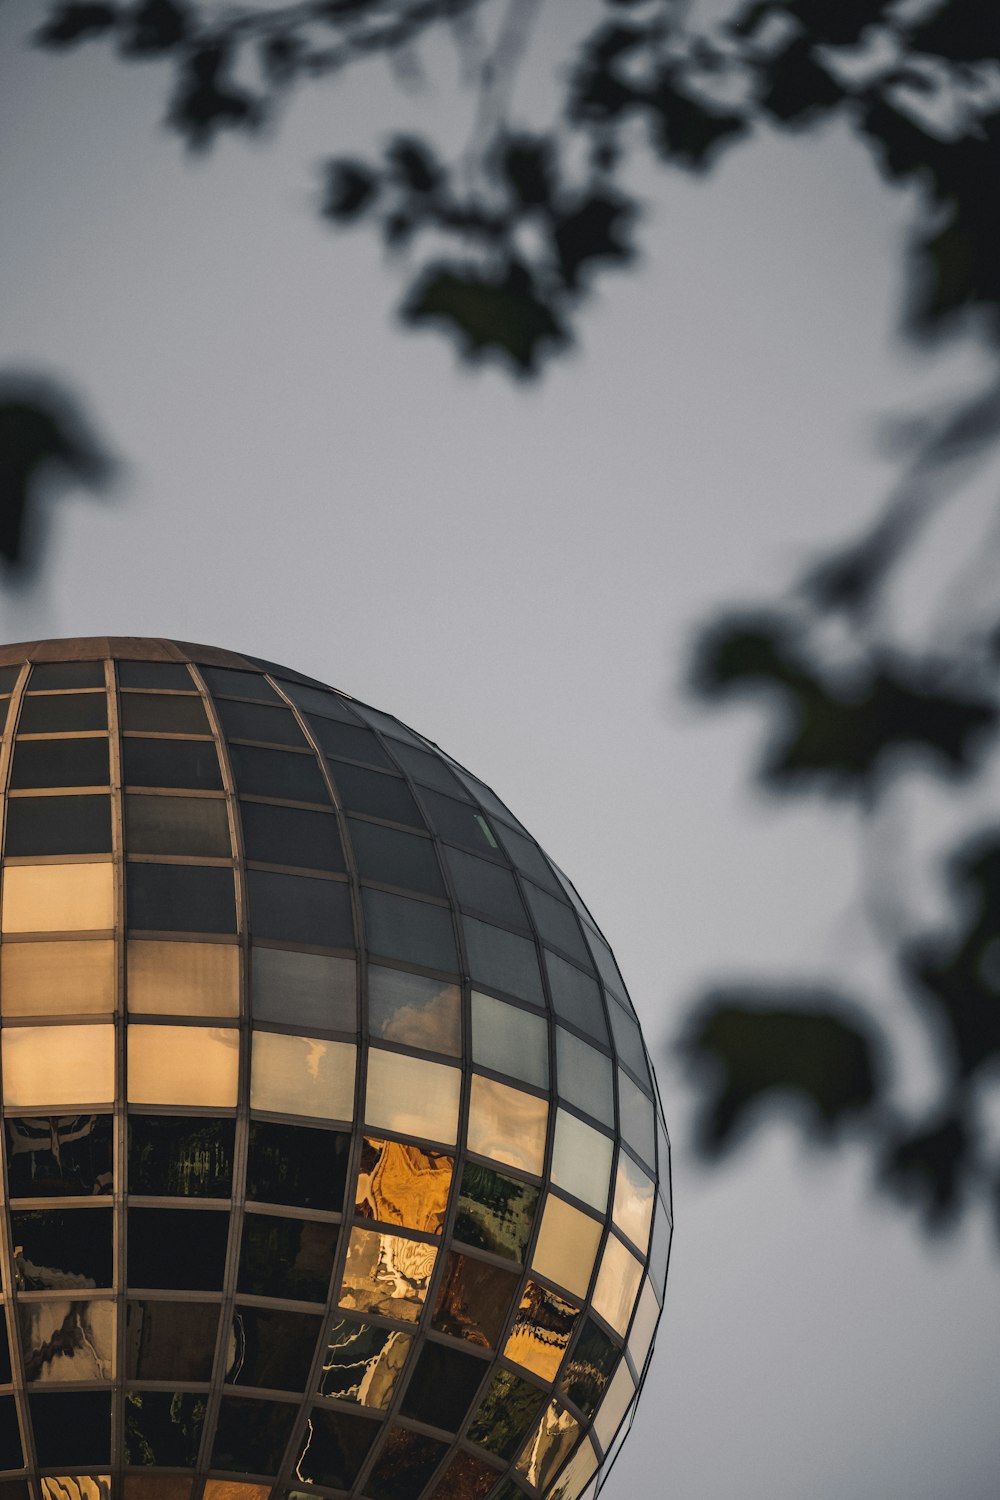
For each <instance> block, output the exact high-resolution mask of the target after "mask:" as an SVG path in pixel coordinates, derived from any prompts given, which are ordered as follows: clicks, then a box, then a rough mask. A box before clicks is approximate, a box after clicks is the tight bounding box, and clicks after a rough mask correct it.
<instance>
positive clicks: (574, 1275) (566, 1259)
mask: <svg viewBox="0 0 1000 1500" xmlns="http://www.w3.org/2000/svg"><path fill="white" fill-rule="evenodd" d="M601 1227H602V1226H601V1224H600V1223H599V1222H598V1221H597V1220H596V1219H592V1218H590V1216H589V1215H588V1214H584V1213H581V1212H580V1210H579V1209H578V1208H573V1207H572V1206H571V1205H570V1204H569V1203H564V1202H563V1200H562V1199H561V1198H557V1197H556V1196H555V1195H554V1194H553V1193H549V1195H548V1197H547V1198H546V1200H545V1208H544V1210H543V1212H542V1224H541V1228H540V1229H539V1231H538V1239H537V1241H536V1242H535V1257H534V1260H533V1261H532V1262H531V1269H532V1270H533V1271H537V1272H538V1274H539V1275H540V1276H545V1277H547V1278H548V1280H549V1281H554V1282H555V1283H556V1285H557V1286H563V1287H565V1288H566V1290H567V1291H568V1292H569V1293H570V1294H571V1295H573V1296H575V1297H585V1296H586V1295H587V1287H588V1285H589V1283H590V1273H591V1271H592V1270H593V1268H594V1261H595V1259H596V1257H597V1247H598V1245H599V1244H600V1242H601Z"/></svg>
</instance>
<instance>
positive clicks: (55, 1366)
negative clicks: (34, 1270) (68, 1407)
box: [8, 1297, 115, 1385]
mask: <svg viewBox="0 0 1000 1500" xmlns="http://www.w3.org/2000/svg"><path fill="white" fill-rule="evenodd" d="M17 1321H18V1326H19V1329H20V1334H21V1351H22V1354H23V1356H24V1378H25V1380H30V1381H37V1382H38V1383H39V1384H46V1385H55V1384H59V1383H61V1382H63V1381H66V1380H110V1379H111V1378H112V1375H113V1373H114V1362H115V1304H114V1303H113V1302H96V1301H95V1302H84V1301H77V1300H75V1299H74V1300H70V1299H69V1298H65V1297H59V1298H53V1299H51V1300H50V1299H46V1300H45V1301H44V1302H25V1301H22V1302H19V1303H18V1307H17ZM8 1378H9V1377H8Z"/></svg>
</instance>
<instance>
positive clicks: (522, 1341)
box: [503, 1281, 580, 1483]
mask: <svg viewBox="0 0 1000 1500" xmlns="http://www.w3.org/2000/svg"><path fill="white" fill-rule="evenodd" d="M579 1316H580V1309H579V1308H578V1307H575V1306H574V1305H573V1303H572V1302H567V1301H566V1299H565V1298H564V1297H560V1296H559V1294H558V1292H553V1291H550V1289H549V1288H548V1287H545V1286H542V1285H541V1283H540V1282H537V1281H529V1282H528V1284H527V1286H526V1287H525V1289H524V1293H523V1295H522V1297H521V1301H520V1303H519V1305H518V1309H517V1315H516V1316H515V1318H514V1326H513V1328H512V1329H511V1332H510V1338H509V1339H508V1340H507V1345H506V1348H505V1349H504V1351H503V1352H504V1355H505V1356H506V1358H507V1359H510V1360H513V1362H514V1364H516V1365H523V1366H524V1368H525V1369H526V1370H532V1371H534V1373H535V1374H536V1375H540V1376H541V1377H542V1379H543V1380H555V1378H556V1376H557V1375H558V1373H559V1366H560V1364H561V1363H562V1357H563V1355H564V1354H565V1353H566V1347H567V1345H568V1344H569V1339H570V1334H571V1333H572V1332H573V1327H574V1325H575V1323H576V1320H577V1318H578V1317H579ZM532 1482H533V1483H534V1482H535V1481H532Z"/></svg>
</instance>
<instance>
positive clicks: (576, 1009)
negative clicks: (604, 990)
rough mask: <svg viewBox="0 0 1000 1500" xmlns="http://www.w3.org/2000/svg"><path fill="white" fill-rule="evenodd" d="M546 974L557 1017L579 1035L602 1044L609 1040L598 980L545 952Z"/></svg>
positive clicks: (562, 959)
mask: <svg viewBox="0 0 1000 1500" xmlns="http://www.w3.org/2000/svg"><path fill="white" fill-rule="evenodd" d="M544 953H545V970H546V973H547V974H548V976H549V989H550V990H551V992H552V1008H553V1009H554V1011H555V1013H556V1015H558V1016H561V1017H562V1019H563V1020H564V1021H569V1023H570V1025H571V1026H576V1027H577V1028H578V1029H579V1030H580V1031H587V1032H589V1033H590V1035H591V1036H593V1037H596V1038H597V1040H598V1041H599V1042H607V1040H608V1023H607V1021H606V1019H605V1016H604V1006H603V1004H602V1002H601V987H600V985H599V984H598V983H597V980H596V979H592V978H591V976H590V975H589V974H584V973H583V971H582V969H577V968H574V966H573V965H572V964H569V963H567V962H566V960H565V959H564V958H559V957H558V956H557V955H556V954H555V953H550V952H549V950H548V949H547V948H546V949H545V950H544Z"/></svg>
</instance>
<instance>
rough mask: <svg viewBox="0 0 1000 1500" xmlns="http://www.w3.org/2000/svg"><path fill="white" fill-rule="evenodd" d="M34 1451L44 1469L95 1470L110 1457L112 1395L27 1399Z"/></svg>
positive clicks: (76, 1394) (92, 1393)
mask: <svg viewBox="0 0 1000 1500" xmlns="http://www.w3.org/2000/svg"><path fill="white" fill-rule="evenodd" d="M28 1409H29V1410H30V1412H31V1425H32V1427H33V1428H34V1432H35V1451H36V1452H37V1454H38V1462H39V1464H40V1465H41V1467H42V1468H43V1469H55V1468H59V1469H68V1470H69V1471H70V1473H75V1472H77V1471H78V1470H80V1469H91V1468H94V1469H96V1468H97V1467H98V1466H99V1465H101V1464H103V1465H107V1463H108V1461H109V1459H110V1457H111V1392H110V1391H74V1393H73V1394H72V1395H64V1394H63V1393H62V1392H60V1393H59V1394H58V1395H49V1394H48V1393H46V1394H44V1395H42V1394H38V1395H31V1396H29V1397H28Z"/></svg>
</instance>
